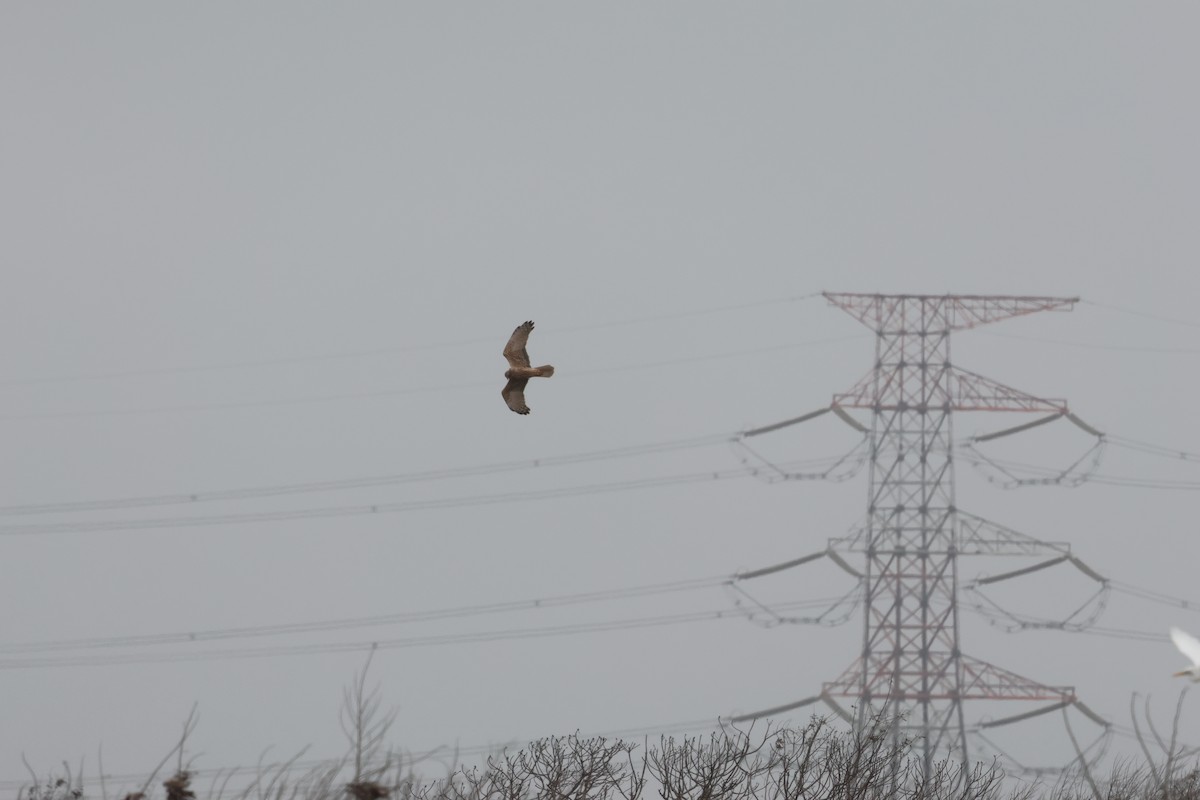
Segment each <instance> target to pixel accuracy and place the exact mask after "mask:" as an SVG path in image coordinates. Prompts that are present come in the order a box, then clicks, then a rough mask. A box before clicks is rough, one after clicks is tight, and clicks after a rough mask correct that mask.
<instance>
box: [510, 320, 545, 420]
mask: <svg viewBox="0 0 1200 800" xmlns="http://www.w3.org/2000/svg"><path fill="white" fill-rule="evenodd" d="M532 330H533V322H532V321H530V322H524V323H522V324H520V325H518V326H517V329H516V330H514V331H513V332H512V336H510V337H509V339H508V344H506V345H504V357H505V358H507V359H508V367H509V369H508V371H507V372H505V373H504V377H506V378H508V383H507V384H506V385H505V387H504V388H503V389H502V390H501V391H500V396H501V397H503V398H504V402H505V403H508V407H509V408H511V409H512V410H513V411H515V412H517V413H518V414H528V413H529V406H527V405H525V384H527V383H529V379H530V378H549V377H550V376H551V375H553V374H554V367H552V366H550V365H549V364H546V365H544V366H541V367H531V366H529V353H527V352H526V351H525V343H526V342H528V341H529V333H530V332H531V331H532Z"/></svg>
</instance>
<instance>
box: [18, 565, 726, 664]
mask: <svg viewBox="0 0 1200 800" xmlns="http://www.w3.org/2000/svg"><path fill="white" fill-rule="evenodd" d="M735 580H737V576H736V575H719V576H713V577H708V578H691V579H688V580H679V581H668V582H664V583H653V584H647V585H644V586H632V587H629V588H626V589H606V590H600V591H591V592H577V593H574V594H565V595H552V596H547V597H540V598H532V599H528V600H514V601H508V602H499V603H479V604H475V605H468V606H456V607H453V608H441V609H431V610H428V611H410V612H403V613H396V614H379V615H374V616H367V617H346V618H341V619H328V620H317V621H311V622H293V623H283V624H274V625H251V626H242V627H235V628H209V629H202V630H197V631H177V632H172V633H155V634H142V635H134V636H106V637H90V638H85V639H51V640H44V641H35V642H16V643H12V644H0V654H13V653H39V652H52V651H57V650H90V649H109V648H124V647H146V646H151V645H169V644H194V643H198V642H210V641H218V640H228V639H248V638H260V637H270V636H280V635H287V634H296V633H312V632H321V631H333V630H348V629H356V628H366V627H375V626H383V625H404V624H410V623H417V622H431V621H439V620H447V619H462V618H467V617H478V616H484V615H491V614H503V613H510V612H515V611H535V610H542V609H548V608H559V607H562V606H571V605H581V604H588V603H598V602H605V601H610V600H621V599H628V598H634V597H650V596H654V595H663V594H677V593H681V592H690V591H696V590H698V589H709V588H714V587H717V586H721V585H723V584H729V583H732V582H734V581H735Z"/></svg>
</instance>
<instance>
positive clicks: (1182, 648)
mask: <svg viewBox="0 0 1200 800" xmlns="http://www.w3.org/2000/svg"><path fill="white" fill-rule="evenodd" d="M1171 641H1172V642H1174V643H1175V646H1176V647H1178V648H1179V652H1181V653H1183V654H1184V655H1185V656H1187V657H1188V658H1190V659H1191V660H1192V663H1193V664H1196V665H1198V666H1200V639H1197V638H1196V637H1195V636H1192V635H1191V634H1190V633H1187V632H1186V631H1181V630H1179V628H1171Z"/></svg>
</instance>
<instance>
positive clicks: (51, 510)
mask: <svg viewBox="0 0 1200 800" xmlns="http://www.w3.org/2000/svg"><path fill="white" fill-rule="evenodd" d="M735 438H736V434H732V433H730V434H709V435H706V436H695V437H690V438H685V439H671V440H667V441H661V442H652V443H649V444H642V445H628V446H625V447H614V448H607V449H603V450H589V451H583V452H578V453H568V454H565V455H560V456H549V457H544V458H531V459H519V460H515V461H498V462H492V463H490V464H478V465H472V466H466V467H449V468H445V469H436V470H421V471H416V472H402V473H394V474H390V475H371V476H364V477H360V478H340V479H334V480H325V481H309V482H305V483H284V484H274V485H266V486H250V487H243V488H236V489H217V490H212V491H197V492H176V493H173V494H160V495H146V496H141V497H119V498H112V499H107V500H74V501H61V502H51V503H26V504H22V505H11V506H0V516H22V515H33V514H59V513H71V512H79V511H103V510H113V509H125V508H146V507H153V506H172V505H190V504H193V503H210V502H218V501H225V500H248V499H255V498H262V497H276V496H280V495H293V494H309V493H319V492H335V491H342V490H346V489H362V488H369V487H375V486H393V485H397V484H404V483H421V482H425V481H438V480H451V479H458V478H468V477H475V476H479V475H491V474H495V473H499V472H513V471H518V470H529V469H539V468H542V467H556V466H564V465H569V464H583V463H588V462H594V461H606V460H611V459H621V458H632V457H635V456H643V455H651V454H657V453H667V452H672V451H677V450H686V449H691V448H698V447H706V446H710V445H713V444H719V443H721V442H727V441H732V440H733V439H735Z"/></svg>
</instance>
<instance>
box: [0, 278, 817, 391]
mask: <svg viewBox="0 0 1200 800" xmlns="http://www.w3.org/2000/svg"><path fill="white" fill-rule="evenodd" d="M819 294H820V292H810V293H808V294H803V295H795V296H789V297H776V298H772V299H769V300H757V301H753V302H747V303H734V304H730V305H721V306H711V307H709V308H701V309H695V310H691V311H680V312H675V313H670V314H655V315H652V316H646V317H634V318H631V319H625V320H619V321H615V322H597V323H591V324H586V325H568V326H565V327H556V328H554V333H556V334H558V333H574V332H578V331H590V330H602V329H605V328H618V327H621V326H624V325H638V324H641V323H645V322H657V321H660V320H670V319H686V318H689V317H699V316H706V315H709V314H719V313H724V312H727V311H742V310H745V309H749V308H761V307H763V306H770V305H780V304H784V303H794V302H798V301H801V300H807V299H809V298H812V297H816V296H817V295H819ZM505 335H506V334H505V333H504V332H503V331H502V332H501V333H500V335H498V336H480V337H476V338H473V339H454V340H449V341H442V342H428V343H423V344H410V345H396V346H392V347H377V348H371V349H365V350H344V351H341V352H336V353H315V354H311V355H303V356H280V357H277V358H263V359H253V360H247V361H228V362H224V363H220V364H199V365H189V366H177V367H148V368H145V369H131V370H122V371H114V372H94V373H84V374H75V375H52V376H48V377H43V378H16V379H5V380H0V386H28V385H36V384H46V383H73V382H82V381H98V380H113V379H120V378H134V377H141V376H150V375H169V374H183V373H191V372H215V371H221V370H237V369H253V368H257V367H269V366H276V365H284V364H308V363H313V362H318V361H338V360H342V359H351V358H363V357H370V356H381V355H393V354H396V353H410V352H416V351H421V350H440V349H446V348H453V347H466V346H469V345H475V344H487V343H489V342H503V341H504V336H505Z"/></svg>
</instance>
